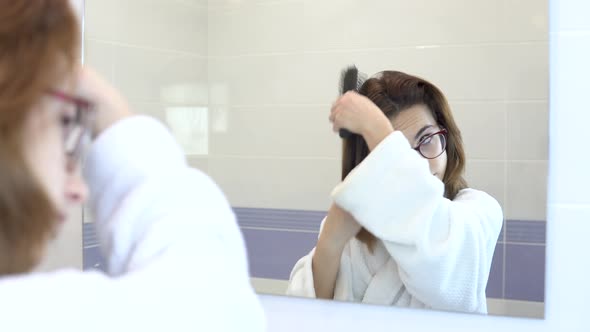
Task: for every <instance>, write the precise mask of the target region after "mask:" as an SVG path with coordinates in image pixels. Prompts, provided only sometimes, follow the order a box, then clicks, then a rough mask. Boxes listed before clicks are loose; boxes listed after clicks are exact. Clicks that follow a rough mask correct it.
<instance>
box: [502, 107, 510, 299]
mask: <svg viewBox="0 0 590 332" xmlns="http://www.w3.org/2000/svg"><path fill="white" fill-rule="evenodd" d="M503 110H504V128H505V130H506V133H505V135H504V160H503V164H504V165H503V167H504V179H503V180H504V188H503V189H504V192H503V196H504V204H506V206H505V210H509V209H508V206H509V204H510V203H509V202H508V160H507V159H508V108H507V107H506V104H504V107H503ZM506 212H507V211H505V212H504V216H506V214H507V213H506ZM503 224H504V234H503V237H504V244H503V250H502V255H503V256H504V257H503V258H502V298H505V297H506V248H507V245H506V240H507V237H508V235H507V233H508V222H507V219H506V217H504V220H503Z"/></svg>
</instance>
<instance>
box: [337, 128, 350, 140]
mask: <svg viewBox="0 0 590 332" xmlns="http://www.w3.org/2000/svg"><path fill="white" fill-rule="evenodd" d="M338 134H340V138H349V137H350V136H352V133H351V132H350V131H349V130H347V129H340V131H339V132H338Z"/></svg>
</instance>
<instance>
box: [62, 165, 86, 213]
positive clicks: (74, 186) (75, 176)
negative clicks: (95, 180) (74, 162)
mask: <svg viewBox="0 0 590 332" xmlns="http://www.w3.org/2000/svg"><path fill="white" fill-rule="evenodd" d="M80 173H81V172H80V167H79V166H78V167H76V168H75V169H74V170H72V171H71V172H69V174H68V180H67V184H66V198H67V199H68V201H69V202H70V203H74V204H81V203H84V202H85V201H86V198H87V197H88V186H87V185H86V182H85V181H84V179H83V178H82V175H81V174H80Z"/></svg>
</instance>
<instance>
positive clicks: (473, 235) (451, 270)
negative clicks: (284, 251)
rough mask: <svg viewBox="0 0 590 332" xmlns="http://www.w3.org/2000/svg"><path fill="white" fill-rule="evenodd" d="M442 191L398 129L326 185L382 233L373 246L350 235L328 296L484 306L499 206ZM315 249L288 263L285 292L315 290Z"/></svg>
mask: <svg viewBox="0 0 590 332" xmlns="http://www.w3.org/2000/svg"><path fill="white" fill-rule="evenodd" d="M443 192H444V185H443V183H442V182H441V181H440V180H439V179H437V178H436V177H435V176H433V175H432V174H431V173H430V170H429V166H428V161H427V160H426V159H424V158H422V157H420V156H419V154H418V153H416V151H414V150H413V149H411V148H410V145H409V143H408V141H407V140H406V138H405V137H404V136H403V134H402V133H401V132H399V131H396V132H394V133H392V134H391V135H389V136H388V137H387V138H385V139H384V140H383V141H382V142H381V143H380V144H379V145H378V146H377V147H376V148H375V149H374V150H373V151H372V152H371V153H370V154H369V156H367V158H366V159H365V160H364V161H363V162H362V163H361V164H360V165H358V166H357V167H356V168H355V169H354V170H353V171H352V172H351V173H350V174H349V175H348V176H347V177H346V179H345V180H344V181H343V182H342V183H341V184H339V185H338V186H337V187H336V188H335V189H334V191H333V192H332V198H333V200H334V202H335V203H336V204H337V205H339V206H340V207H342V208H343V209H344V210H346V211H348V212H350V213H351V214H352V216H354V217H355V218H356V220H357V221H358V222H359V223H360V224H361V225H362V226H363V227H365V228H366V229H367V230H369V231H370V232H371V233H372V234H374V235H375V236H376V237H377V238H379V239H380V241H377V245H376V247H375V251H374V253H371V252H370V251H369V249H368V247H367V246H366V245H365V244H364V243H362V242H360V241H358V240H357V239H356V238H352V239H351V240H350V241H349V242H348V243H347V245H346V247H345V248H344V251H343V253H342V257H341V260H340V269H339V271H338V276H337V280H336V285H335V288H334V299H335V300H342V301H354V302H363V303H371V304H382V305H397V306H404V307H415V308H435V309H441V310H452V311H462V312H478V313H487V306H486V295H485V289H486V284H487V281H488V275H489V271H490V266H491V263H492V256H493V254H494V248H495V245H496V241H497V239H498V236H499V233H500V229H501V228H502V222H503V216H502V209H501V208H500V206H499V204H498V202H497V201H496V200H495V199H494V198H492V197H491V196H489V195H488V194H486V193H484V192H481V191H477V190H474V189H464V190H461V191H460V192H459V194H458V195H457V197H456V198H455V199H454V200H452V201H451V200H448V199H446V198H444V197H443ZM320 232H321V228H320ZM314 250H315V249H314ZM314 250H312V251H311V252H310V253H309V254H308V255H307V256H305V257H303V258H301V259H300V260H299V261H298V262H297V263H296V265H295V267H294V268H293V271H292V272H291V278H290V281H289V287H288V289H287V293H288V295H293V296H303V297H315V290H314V281H313V273H312V257H313V253H314Z"/></svg>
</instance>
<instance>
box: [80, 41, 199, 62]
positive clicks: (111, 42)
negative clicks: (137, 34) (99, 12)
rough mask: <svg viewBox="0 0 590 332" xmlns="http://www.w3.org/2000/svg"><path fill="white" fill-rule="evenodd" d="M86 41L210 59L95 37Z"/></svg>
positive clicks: (187, 52) (177, 51)
mask: <svg viewBox="0 0 590 332" xmlns="http://www.w3.org/2000/svg"><path fill="white" fill-rule="evenodd" d="M84 40H85V41H92V42H99V43H103V44H107V45H110V46H118V47H124V48H135V49H139V50H144V51H152V52H159V53H169V54H175V55H182V56H191V57H196V58H202V59H209V56H208V55H203V54H199V53H193V52H189V51H181V50H176V49H171V48H159V47H153V46H146V45H140V44H131V43H124V42H118V41H113V40H106V39H101V38H95V37H87V36H85V37H84Z"/></svg>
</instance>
